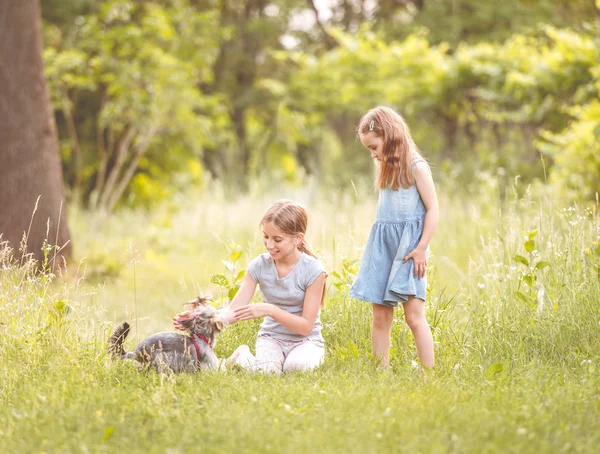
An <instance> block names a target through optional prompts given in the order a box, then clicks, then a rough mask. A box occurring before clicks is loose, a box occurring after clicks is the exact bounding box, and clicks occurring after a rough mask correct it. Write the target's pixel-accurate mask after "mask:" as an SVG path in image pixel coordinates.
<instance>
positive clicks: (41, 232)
mask: <svg viewBox="0 0 600 454" xmlns="http://www.w3.org/2000/svg"><path fill="white" fill-rule="evenodd" d="M0 18H1V21H2V24H1V25H0V55H2V65H0V119H1V120H0V234H1V235H2V241H8V242H9V244H10V245H11V247H12V248H13V249H14V250H18V249H19V246H20V243H21V240H22V238H23V235H24V234H25V235H27V243H26V250H23V251H19V252H18V253H17V254H16V255H17V256H18V255H21V253H23V252H25V251H26V252H27V253H31V254H32V255H33V256H34V257H35V258H36V259H37V260H38V263H42V262H43V260H44V252H43V251H42V248H43V247H44V244H45V242H46V241H47V242H48V243H49V244H52V245H57V246H59V247H61V249H60V255H62V256H63V257H68V256H69V255H70V252H71V244H70V235H69V230H68V226H67V212H66V206H65V204H64V203H63V202H64V199H63V183H62V170H61V166H60V159H59V154H58V138H57V134H56V125H55V122H54V115H53V111H52V107H51V105H50V99H49V95H48V90H47V87H46V82H45V79H44V67H43V64H42V39H41V11H40V5H39V2H38V0H6V1H4V2H2V5H1V6H0ZM55 252H56V250H55V251H50V254H49V256H48V258H49V259H53V258H54V257H55Z"/></svg>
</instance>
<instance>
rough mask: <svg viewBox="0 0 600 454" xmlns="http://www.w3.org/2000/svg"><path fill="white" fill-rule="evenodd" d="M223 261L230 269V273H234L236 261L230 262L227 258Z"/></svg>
mask: <svg viewBox="0 0 600 454" xmlns="http://www.w3.org/2000/svg"><path fill="white" fill-rule="evenodd" d="M221 262H223V265H225V268H227V271H229V272H230V273H233V270H234V268H235V263H233V262H228V261H227V260H221Z"/></svg>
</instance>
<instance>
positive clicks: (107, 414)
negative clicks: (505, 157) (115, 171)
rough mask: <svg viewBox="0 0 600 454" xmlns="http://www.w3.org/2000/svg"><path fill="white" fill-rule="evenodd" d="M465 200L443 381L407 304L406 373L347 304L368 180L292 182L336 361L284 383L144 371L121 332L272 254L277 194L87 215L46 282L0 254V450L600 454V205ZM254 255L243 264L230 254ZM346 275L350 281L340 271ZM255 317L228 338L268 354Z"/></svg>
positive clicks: (436, 293)
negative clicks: (424, 361) (421, 344)
mask: <svg viewBox="0 0 600 454" xmlns="http://www.w3.org/2000/svg"><path fill="white" fill-rule="evenodd" d="M482 181H483V182H482V183H481V187H480V188H479V190H478V191H474V193H476V194H477V196H474V197H471V198H468V199H467V198H465V197H458V196H456V195H452V194H457V193H458V192H459V191H458V188H453V187H450V186H446V187H440V188H438V191H439V192H440V206H441V212H442V220H441V223H440V226H439V228H438V230H437V232H436V235H435V238H434V242H433V244H432V252H433V257H432V260H431V262H432V264H431V267H430V269H429V271H428V273H429V284H430V285H429V287H430V288H429V295H428V298H429V300H428V303H427V305H428V316H429V321H430V324H431V325H432V328H433V331H434V338H435V343H436V355H437V357H436V362H437V364H436V371H435V374H424V373H423V372H422V371H421V369H420V367H419V366H418V364H417V363H416V355H415V351H414V344H413V341H412V336H411V334H410V331H409V330H408V328H407V327H406V326H405V324H404V323H403V318H402V314H401V313H397V320H396V323H395V324H394V327H393V341H392V360H391V367H390V368H388V369H387V370H385V371H381V370H378V369H377V368H376V367H375V364H374V361H373V358H372V357H371V354H370V307H369V305H366V304H364V303H360V302H357V301H353V300H350V299H349V298H348V296H347V290H348V288H349V283H350V282H351V280H352V277H353V275H354V274H355V272H356V266H357V259H359V258H360V255H361V247H362V246H363V245H364V243H365V241H366V238H367V235H368V232H369V228H370V225H371V223H372V221H373V219H374V216H375V206H376V205H375V203H376V198H375V196H374V195H373V194H372V193H371V192H370V191H369V190H368V189H356V190H355V192H354V193H350V194H348V193H346V194H344V195H341V194H336V193H332V194H325V193H323V194H321V195H320V196H319V197H318V198H316V199H315V198H314V197H313V198H311V197H310V196H309V193H305V192H297V193H294V192H287V193H284V192H283V191H282V192H281V193H280V194H281V195H285V196H286V197H288V198H294V199H297V200H299V201H301V202H304V203H305V204H307V205H308V207H309V213H310V216H311V217H310V221H309V233H308V242H309V245H310V246H312V248H313V249H315V250H316V251H317V253H318V255H319V256H320V257H321V258H322V259H323V261H324V262H325V264H326V267H327V269H328V271H329V272H330V277H329V278H328V282H329V291H328V296H327V303H326V308H325V309H324V311H323V314H322V319H323V322H324V336H325V338H326V341H327V358H326V364H325V365H324V366H323V367H322V368H321V369H319V370H318V371H316V372H313V373H308V374H292V375H287V376H282V377H277V378H276V377H264V376H250V375H247V374H245V373H242V372H238V371H228V372H225V373H204V374H199V375H194V376H189V375H188V376H160V375H157V374H154V373H150V374H147V375H145V374H141V373H138V372H137V371H136V370H135V369H134V368H133V367H132V366H131V365H129V364H123V363H111V362H110V361H109V360H108V358H107V357H106V348H105V342H106V338H107V337H108V335H109V333H110V331H111V329H112V327H113V325H114V324H115V323H118V322H120V321H122V320H128V321H129V322H130V323H131V325H132V327H133V331H132V335H131V336H130V337H132V339H131V340H130V341H128V343H127V346H128V347H132V346H133V345H134V343H135V341H136V340H139V339H141V338H142V337H144V336H146V335H148V334H150V333H153V332H156V331H159V330H171V329H172V328H171V317H172V316H173V315H174V314H175V313H177V312H178V311H179V310H180V309H181V305H182V304H183V303H184V302H185V301H187V300H189V299H191V298H192V297H194V296H195V295H197V294H205V295H206V294H212V295H213V296H214V298H215V304H217V305H218V304H222V303H223V302H224V300H225V299H226V293H225V291H224V290H223V289H221V288H219V287H217V286H215V285H214V284H211V282H210V278H211V276H212V275H214V274H219V273H221V274H224V275H226V276H227V277H230V276H231V275H232V274H234V273H237V272H238V271H239V270H241V269H243V268H244V266H245V263H246V261H247V260H249V259H250V258H251V257H253V256H254V255H256V254H257V253H259V252H261V250H262V243H261V237H260V232H259V229H258V223H259V221H260V218H261V216H262V213H263V212H264V211H265V209H266V208H267V207H268V206H269V205H270V203H271V202H272V201H273V200H274V197H272V196H271V197H269V196H259V195H255V196H252V197H251V196H248V197H246V198H242V199H239V200H235V201H228V200H226V199H225V198H224V197H223V196H222V195H220V193H219V192H218V191H215V192H214V193H212V194H205V195H189V196H187V197H185V198H183V197H182V199H181V200H174V201H172V202H171V203H169V204H165V205H163V206H161V207H160V208H158V209H155V210H153V211H152V212H151V213H144V212H142V211H123V212H121V213H119V214H118V215H117V216H111V217H103V216H101V215H99V214H92V213H87V212H83V211H80V210H77V209H72V210H71V219H70V222H71V229H72V232H71V233H72V236H73V238H74V244H75V254H76V259H77V261H75V262H74V263H72V264H71V265H70V268H69V270H68V273H66V274H65V275H64V276H62V277H61V276H53V275H52V273H50V272H47V273H44V274H42V275H34V274H32V273H31V269H30V267H29V266H28V265H27V264H17V263H15V262H14V261H12V260H11V259H10V251H9V250H8V249H6V248H4V249H0V251H1V252H0V262H2V269H0V387H1V388H0V452H2V453H4V452H6V453H30V452H32V453H33V452H47V453H54V452H67V453H71V452H74V453H79V452H82V453H85V452H110V453H113V452H157V453H187V452H194V451H196V452H203V453H211V452H215V453H217V452H260V453H288V452H289V453H298V452H344V453H346V452H351V453H354V452H356V453H370V452H425V453H430V452H431V453H434V452H435V453H438V452H439V453H447V452H457V453H463V452H469V453H471V452H472V453H495V452H498V453H500V452H502V453H505V452H535V453H542V452H544V453H545V452H547V453H550V452H551V453H555V452H569V453H571V452H590V453H592V452H594V453H595V452H599V451H600V430H599V428H600V378H599V377H600V364H599V363H600V353H599V352H600V304H599V302H600V298H599V296H598V295H600V268H599V267H600V248H599V244H600V243H599V240H600V217H599V213H598V206H597V205H590V206H587V207H581V206H570V207H569V206H562V205H560V206H559V205H558V204H557V202H555V201H554V200H555V198H554V197H553V196H551V195H540V194H544V191H545V189H544V188H537V189H535V190H534V189H529V190H524V189H523V190H521V192H522V193H521V194H520V195H517V192H519V191H517V189H518V188H513V191H509V192H508V195H507V197H506V198H504V199H502V200H501V199H500V198H499V197H498V190H497V187H496V186H495V184H494V182H493V181H491V182H490V181H488V182H487V183H485V181H486V180H485V179H482ZM238 247H239V248H241V250H242V251H243V255H242V257H241V258H240V259H239V260H238V261H236V262H235V263H234V267H235V269H234V270H233V272H232V271H230V270H227V269H226V266H225V265H224V264H223V262H222V260H229V259H230V254H231V251H232V250H235V249H236V248H238ZM334 272H335V273H336V274H334ZM257 330H258V322H256V321H255V322H251V323H245V324H238V325H234V326H232V327H231V328H229V329H228V330H226V331H225V332H224V333H223V334H222V336H221V337H220V339H219V344H218V345H217V347H216V351H217V354H218V355H219V356H227V355H229V354H230V353H231V352H232V351H233V350H234V349H235V348H236V347H237V346H238V345H239V344H241V343H246V344H249V345H250V346H251V347H252V348H253V341H254V338H255V335H256V332H257Z"/></svg>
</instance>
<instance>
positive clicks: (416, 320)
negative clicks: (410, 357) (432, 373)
mask: <svg viewBox="0 0 600 454" xmlns="http://www.w3.org/2000/svg"><path fill="white" fill-rule="evenodd" d="M403 307H404V318H405V320H406V323H407V324H408V327H409V328H410V330H411V331H412V333H413V336H414V338H415V344H416V345H417V355H419V359H420V360H421V364H423V365H424V366H425V367H428V368H430V369H432V368H433V364H434V354H433V336H432V335H431V328H429V323H427V319H426V318H425V302H424V301H423V300H421V299H418V298H415V297H414V296H410V297H409V298H408V301H407V302H406V303H404V304H403Z"/></svg>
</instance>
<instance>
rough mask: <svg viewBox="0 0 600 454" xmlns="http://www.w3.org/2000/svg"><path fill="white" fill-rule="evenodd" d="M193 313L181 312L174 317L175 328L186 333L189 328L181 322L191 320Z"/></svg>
mask: <svg viewBox="0 0 600 454" xmlns="http://www.w3.org/2000/svg"><path fill="white" fill-rule="evenodd" d="M191 313H192V311H185V312H180V313H179V314H177V315H176V316H175V317H173V326H174V327H175V329H178V330H180V331H185V330H186V329H187V328H186V327H185V326H183V325H182V324H181V321H182V320H187V319H189V318H190V314H191Z"/></svg>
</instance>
